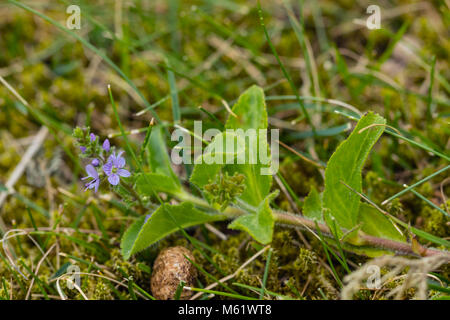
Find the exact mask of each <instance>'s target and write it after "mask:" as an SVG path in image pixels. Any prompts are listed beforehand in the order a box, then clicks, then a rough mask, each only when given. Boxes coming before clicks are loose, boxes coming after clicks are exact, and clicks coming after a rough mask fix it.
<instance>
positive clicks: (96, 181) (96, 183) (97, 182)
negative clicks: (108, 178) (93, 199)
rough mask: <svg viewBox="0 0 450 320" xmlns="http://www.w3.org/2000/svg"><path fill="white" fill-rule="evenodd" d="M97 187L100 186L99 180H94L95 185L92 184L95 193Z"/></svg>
mask: <svg viewBox="0 0 450 320" xmlns="http://www.w3.org/2000/svg"><path fill="white" fill-rule="evenodd" d="M99 185H100V180H99V179H97V180H95V183H94V187H95V192H97V190H98V186H99Z"/></svg>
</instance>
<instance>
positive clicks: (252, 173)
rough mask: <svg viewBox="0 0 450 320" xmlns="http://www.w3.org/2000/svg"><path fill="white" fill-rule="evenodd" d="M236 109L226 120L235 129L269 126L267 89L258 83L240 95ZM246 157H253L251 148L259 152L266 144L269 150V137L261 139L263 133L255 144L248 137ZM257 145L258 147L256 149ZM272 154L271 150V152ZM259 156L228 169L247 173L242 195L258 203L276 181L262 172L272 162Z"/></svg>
mask: <svg viewBox="0 0 450 320" xmlns="http://www.w3.org/2000/svg"><path fill="white" fill-rule="evenodd" d="M232 111H233V113H234V114H235V115H236V117H234V116H233V115H230V116H229V117H228V120H227V122H226V124H225V128H226V129H232V130H238V129H242V130H245V131H247V130H249V129H250V130H251V129H253V130H256V133H258V130H260V129H267V111H266V104H265V98H264V91H263V90H262V89H261V88H260V87H258V86H252V87H250V88H249V89H247V90H246V91H245V92H244V93H243V94H242V95H241V96H240V97H239V99H238V101H237V102H236V104H235V105H234V106H233V108H232ZM245 144H246V148H245V157H246V159H249V154H250V152H256V154H259V153H258V151H259V150H258V148H259V147H261V148H265V149H267V150H268V148H269V147H268V145H267V140H263V141H261V142H260V141H259V135H258V136H257V139H256V141H255V143H254V145H253V148H252V145H251V144H250V141H249V139H246V141H245ZM254 148H257V150H255V149H254ZM268 154H269V153H268ZM260 160H261V159H259V158H258V161H257V163H256V164H250V163H248V162H247V163H246V164H236V165H232V166H228V167H227V168H226V169H227V171H229V172H230V173H231V174H234V173H235V172H238V173H242V174H243V175H245V178H246V179H245V184H246V188H245V190H244V192H243V194H242V195H241V196H240V198H241V199H242V200H244V201H245V202H247V203H249V204H251V205H253V206H257V205H259V204H260V203H261V201H263V200H264V198H265V197H266V196H267V195H268V194H269V191H270V186H271V185H272V176H271V175H263V174H261V172H262V171H261V170H262V169H263V168H268V167H269V166H268V165H263V164H261V162H260Z"/></svg>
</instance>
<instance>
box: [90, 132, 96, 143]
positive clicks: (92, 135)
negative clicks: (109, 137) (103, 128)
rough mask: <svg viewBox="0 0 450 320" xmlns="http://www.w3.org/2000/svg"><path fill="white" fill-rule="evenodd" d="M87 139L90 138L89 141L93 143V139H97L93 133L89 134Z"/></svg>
mask: <svg viewBox="0 0 450 320" xmlns="http://www.w3.org/2000/svg"><path fill="white" fill-rule="evenodd" d="M89 137H90V138H91V141H92V142H94V141H95V139H97V137H96V136H95V134H93V133H91V134H90V135H89Z"/></svg>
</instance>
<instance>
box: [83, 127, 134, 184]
mask: <svg viewBox="0 0 450 320" xmlns="http://www.w3.org/2000/svg"><path fill="white" fill-rule="evenodd" d="M75 136H76V137H77V138H79V141H78V145H79V148H80V151H81V155H82V157H83V158H90V159H91V160H90V163H89V164H88V165H86V167H85V169H86V172H87V174H88V175H87V176H86V177H84V178H82V179H81V180H88V179H89V180H88V182H87V183H85V185H84V186H85V187H86V188H85V190H84V191H86V190H88V189H94V191H95V192H97V190H98V187H99V186H100V182H101V180H102V178H103V177H107V180H108V182H109V183H110V184H111V185H112V186H116V185H118V184H119V182H120V178H121V177H124V178H126V177H129V176H131V173H130V172H129V171H128V170H126V169H124V167H125V165H126V161H125V158H124V157H122V154H123V151H120V152H119V153H117V154H116V151H115V147H111V144H110V142H109V140H108V139H105V140H104V141H103V144H102V146H101V147H100V144H99V140H97V139H98V137H97V136H96V135H95V134H93V133H90V134H89V136H87V134H86V138H85V139H80V136H81V137H82V136H83V135H82V134H81V133H80V131H77V132H76V133H75ZM100 168H101V169H102V170H100Z"/></svg>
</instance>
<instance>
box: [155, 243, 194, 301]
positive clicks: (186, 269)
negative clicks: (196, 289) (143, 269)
mask: <svg viewBox="0 0 450 320" xmlns="http://www.w3.org/2000/svg"><path fill="white" fill-rule="evenodd" d="M185 256H186V257H188V258H189V259H190V260H191V261H194V262H195V260H194V256H193V255H192V253H191V252H190V251H189V250H188V249H186V248H184V247H180V246H177V247H170V248H166V249H164V250H162V251H161V252H160V253H159V255H158V257H157V258H156V260H155V263H154V264H153V273H152V278H151V280H150V286H151V290H152V294H153V296H154V297H155V298H156V299H160V300H169V299H173V297H174V295H175V292H176V291H177V288H178V285H179V284H180V281H183V282H184V285H185V286H188V287H190V286H193V285H194V282H195V280H196V279H197V269H196V268H195V266H194V265H193V264H192V263H191V262H190V261H189V260H188V259H186V258H185ZM191 295H192V291H189V290H185V289H183V291H182V292H181V295H180V299H188V298H189V297H190V296H191Z"/></svg>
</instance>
